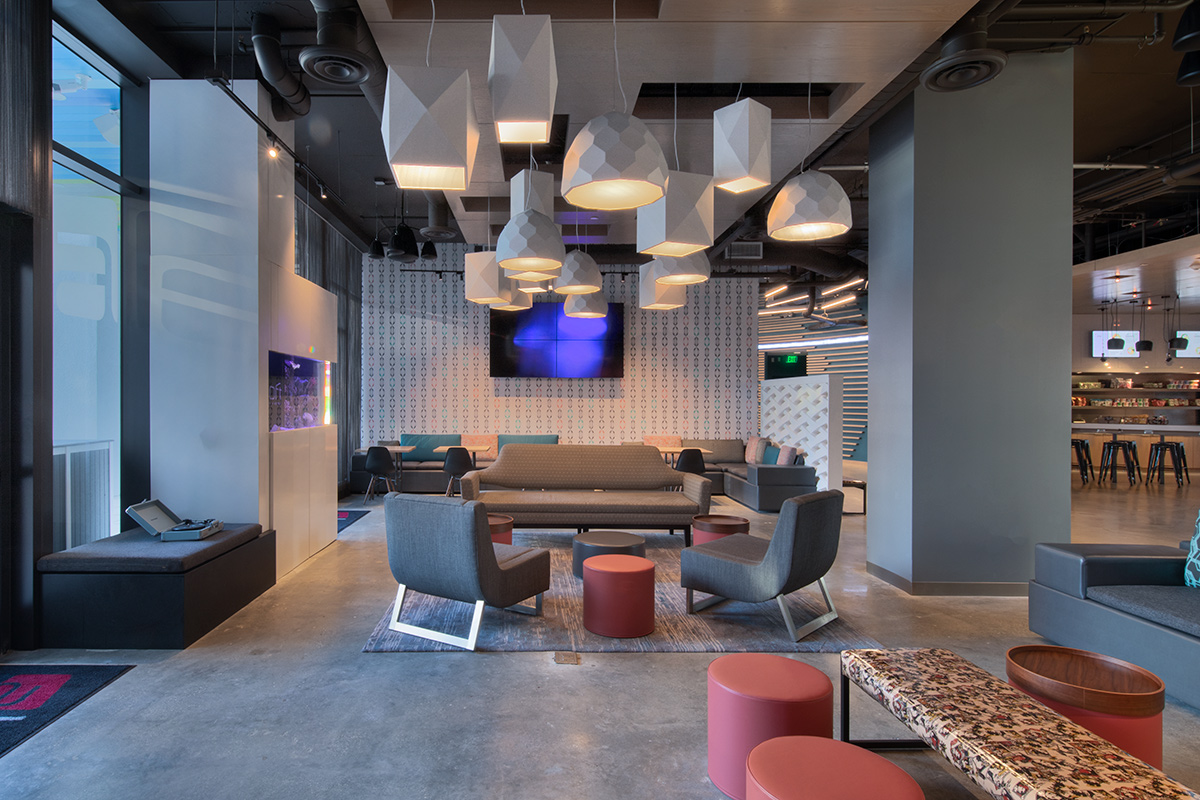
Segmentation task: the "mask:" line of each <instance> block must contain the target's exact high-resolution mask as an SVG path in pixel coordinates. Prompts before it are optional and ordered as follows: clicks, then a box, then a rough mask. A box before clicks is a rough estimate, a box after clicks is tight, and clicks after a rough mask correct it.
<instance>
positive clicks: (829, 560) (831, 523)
mask: <svg viewBox="0 0 1200 800" xmlns="http://www.w3.org/2000/svg"><path fill="white" fill-rule="evenodd" d="M842 500H843V496H842V493H841V492H839V491H836V490H835V491H829V492H814V493H812V494H806V495H803V496H801V497H793V498H790V499H788V500H785V501H783V506H782V508H780V510H779V521H778V522H777V523H776V525H775V533H774V535H773V536H772V537H771V539H770V541H767V540H766V539H760V538H758V537H756V536H747V535H742V534H736V535H733V536H726V537H725V538H723V539H718V540H716V541H713V542H707V543H705V544H698V545H696V546H695V547H688V548H685V549H684V551H683V554H682V556H681V558H680V581H679V582H680V583H681V584H682V585H683V588H684V589H687V610H688V613H689V614H694V613H696V612H697V611H702V610H703V609H705V608H708V607H710V606H713V605H716V604H717V603H721V602H724V601H725V600H740V601H742V602H746V603H765V602H766V601H768V600H775V601H776V602H778V603H779V610H780V611H781V612H782V613H783V622H784V624H785V625H787V629H788V634H789V635H790V636H791V637H792V641H799V640H801V639H803V638H804V637H805V636H808V635H809V634H810V633H812V632H813V631H815V630H817V628H820V627H821V626H823V625H827V624H829V623H830V622H833V621H834V620H835V619H837V609H836V608H834V607H833V600H832V599H831V598H830V597H829V590H828V589H826V588H825V573H826V572H828V571H829V568H830V567H832V566H833V560H834V558H836V557H837V549H838V540H839V538H840V536H841V529H842ZM813 582H816V583H817V584H818V585H819V586H820V587H821V594H822V596H824V598H825V603H826V605H827V606H828V607H829V611H827V612H826V613H824V614H822V615H820V616H819V617H817V618H816V619H813V620H811V621H809V622H808V623H806V624H805V625H804V626H803V627H801V628H799V629H797V628H796V624H795V623H794V622H793V621H792V615H791V613H790V612H789V611H788V607H787V602H786V601H785V600H784V597H785V596H786V595H788V594H791V593H792V592H794V591H796V590H797V589H802V588H803V587H805V586H808V585H809V584H810V583H813ZM693 591H700V592H705V593H707V594H711V595H714V596H713V597H710V598H707V599H705V600H702V601H700V602H698V603H693V601H692V592H693Z"/></svg>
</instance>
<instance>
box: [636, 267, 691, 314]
mask: <svg viewBox="0 0 1200 800" xmlns="http://www.w3.org/2000/svg"><path fill="white" fill-rule="evenodd" d="M658 269H659V262H658V259H657V258H656V259H654V260H653V261H651V262H650V263H649V264H642V266H641V267H639V268H638V306H639V307H640V308H645V309H651V310H654V311H669V310H671V309H672V308H679V307H680V306H682V305H683V304H684V303H686V302H687V287H686V286H669V285H667V284H665V283H659V282H658V280H657V278H658Z"/></svg>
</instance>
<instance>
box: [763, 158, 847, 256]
mask: <svg viewBox="0 0 1200 800" xmlns="http://www.w3.org/2000/svg"><path fill="white" fill-rule="evenodd" d="M848 230H850V198H849V197H847V196H846V190H845V189H843V188H842V185H841V184H840V183H838V182H837V179H836V178H834V177H832V176H830V175H827V174H826V173H824V172H819V171H817V170H809V171H807V172H802V173H800V174H799V175H797V176H796V177H794V178H792V179H791V180H790V181H788V182H787V183H786V184H784V186H783V189H782V191H780V192H779V194H778V195H776V196H775V200H774V201H773V202H772V203H771V210H770V212H768V214H767V233H769V234H770V235H771V238H772V239H781V240H783V241H786V242H803V241H812V240H813V239H828V238H829V237H830V236H837V235H838V234H842V233H845V232H846V231H848Z"/></svg>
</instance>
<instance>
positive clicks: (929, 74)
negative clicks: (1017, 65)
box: [921, 14, 1008, 92]
mask: <svg viewBox="0 0 1200 800" xmlns="http://www.w3.org/2000/svg"><path fill="white" fill-rule="evenodd" d="M1007 63H1008V54H1007V53H1005V52H1004V51H1003V50H993V49H990V48H988V46H987V14H977V15H975V16H970V17H965V18H964V19H962V20H961V21H959V22H958V23H957V24H955V26H954V27H953V28H951V29H950V30H949V32H947V34H946V38H945V40H944V42H943V44H942V53H941V55H939V56H938V59H937V61H934V62H933V63H932V64H930V65H929V66H928V67H926V68H925V69H924V71H922V72H921V85H922V86H924V87H925V88H926V89H928V90H930V91H931V92H959V91H962V90H963V89H971V88H974V87H976V86H979V85H980V84H983V83H987V82H988V81H990V80H991V79H992V78H994V77H996V76H997V75H999V74H1000V71H1001V70H1003V69H1004V65H1005V64H1007Z"/></svg>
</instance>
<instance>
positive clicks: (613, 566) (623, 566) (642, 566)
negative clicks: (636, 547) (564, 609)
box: [583, 554, 654, 638]
mask: <svg viewBox="0 0 1200 800" xmlns="http://www.w3.org/2000/svg"><path fill="white" fill-rule="evenodd" d="M583 627H585V628H587V629H588V630H589V631H591V632H592V633H598V634H600V635H601V636H612V637H616V638H632V637H635V636H646V635H647V634H650V633H653V632H654V562H653V561H651V560H650V559H648V558H642V557H640V556H627V555H618V554H612V555H603V556H592V557H591V558H589V559H587V560H585V561H584V562H583Z"/></svg>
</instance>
